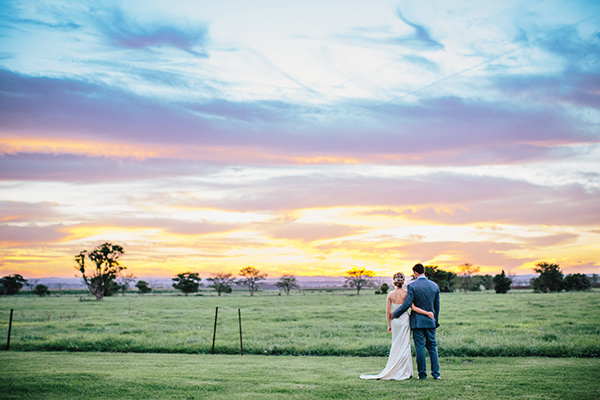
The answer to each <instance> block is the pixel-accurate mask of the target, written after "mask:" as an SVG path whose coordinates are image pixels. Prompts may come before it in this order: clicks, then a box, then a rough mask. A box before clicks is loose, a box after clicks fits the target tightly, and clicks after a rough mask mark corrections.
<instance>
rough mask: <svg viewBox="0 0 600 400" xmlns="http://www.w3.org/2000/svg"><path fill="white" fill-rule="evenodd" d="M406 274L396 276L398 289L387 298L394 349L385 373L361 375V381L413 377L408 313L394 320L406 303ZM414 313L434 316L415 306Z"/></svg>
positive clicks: (413, 306) (395, 283)
mask: <svg viewBox="0 0 600 400" xmlns="http://www.w3.org/2000/svg"><path fill="white" fill-rule="evenodd" d="M405 279H406V278H405V277H404V274H403V273H402V272H398V273H396V274H395V275H394V281H393V282H394V286H396V289H395V290H394V291H392V292H390V293H389V294H388V296H387V306H386V315H387V321H388V332H390V333H391V334H392V348H391V349H390V356H389V358H388V361H387V364H386V365H385V368H384V369H383V371H381V372H380V373H379V374H377V375H364V374H363V375H361V376H360V378H361V379H395V380H403V379H408V378H411V377H412V374H413V365H412V356H411V353H410V323H409V315H408V313H404V314H402V315H401V316H400V317H399V318H394V316H393V313H394V311H395V310H396V309H397V308H398V307H400V306H401V305H402V303H404V299H405V298H406V290H404V289H402V286H403V285H404V281H405ZM411 309H412V312H416V313H419V314H424V315H427V316H428V317H429V318H431V319H433V318H434V315H433V313H432V312H430V311H425V310H423V309H421V308H419V307H417V306H415V305H414V304H413V305H412V307H411Z"/></svg>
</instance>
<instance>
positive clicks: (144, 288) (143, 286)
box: [135, 281, 152, 294]
mask: <svg viewBox="0 0 600 400" xmlns="http://www.w3.org/2000/svg"><path fill="white" fill-rule="evenodd" d="M135 287H136V288H137V289H138V291H139V292H140V294H146V293H150V292H151V291H152V288H151V287H150V286H149V285H148V282H146V281H137V283H136V284H135Z"/></svg>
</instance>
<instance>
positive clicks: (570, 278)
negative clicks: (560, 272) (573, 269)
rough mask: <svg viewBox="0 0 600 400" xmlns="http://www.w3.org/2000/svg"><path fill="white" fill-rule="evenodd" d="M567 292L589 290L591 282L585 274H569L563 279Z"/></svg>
mask: <svg viewBox="0 0 600 400" xmlns="http://www.w3.org/2000/svg"><path fill="white" fill-rule="evenodd" d="M563 285H564V288H565V290H566V291H567V292H572V291H583V290H591V289H592V282H591V280H590V278H588V276H587V275H585V274H569V275H567V276H566V277H565V279H564V280H563Z"/></svg>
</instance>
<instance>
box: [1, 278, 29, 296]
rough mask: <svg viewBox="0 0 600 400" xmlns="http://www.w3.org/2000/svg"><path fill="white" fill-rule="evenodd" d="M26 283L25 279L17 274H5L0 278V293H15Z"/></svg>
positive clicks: (5, 294)
mask: <svg viewBox="0 0 600 400" xmlns="http://www.w3.org/2000/svg"><path fill="white" fill-rule="evenodd" d="M26 284H27V279H25V278H23V277H22V276H21V275H19V274H14V275H7V276H5V277H3V278H2V279H0V294H2V295H3V296H7V295H13V294H17V293H19V290H21V288H22V287H23V285H26Z"/></svg>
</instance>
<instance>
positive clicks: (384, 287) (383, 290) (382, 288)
mask: <svg viewBox="0 0 600 400" xmlns="http://www.w3.org/2000/svg"><path fill="white" fill-rule="evenodd" d="M388 290H390V285H388V284H387V283H385V282H384V283H382V284H381V286H380V287H379V293H381V294H387V292H388Z"/></svg>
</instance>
